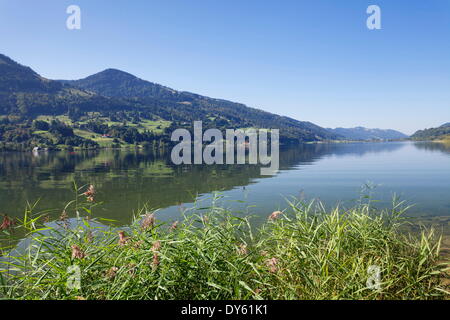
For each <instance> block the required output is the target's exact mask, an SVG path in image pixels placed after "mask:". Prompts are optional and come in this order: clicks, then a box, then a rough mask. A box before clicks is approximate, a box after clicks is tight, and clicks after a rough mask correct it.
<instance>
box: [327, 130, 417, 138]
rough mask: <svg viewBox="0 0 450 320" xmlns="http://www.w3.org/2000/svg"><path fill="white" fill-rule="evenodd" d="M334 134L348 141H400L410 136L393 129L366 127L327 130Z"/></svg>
mask: <svg viewBox="0 0 450 320" xmlns="http://www.w3.org/2000/svg"><path fill="white" fill-rule="evenodd" d="M327 130H328V131H330V132H333V133H334V134H337V135H340V136H343V137H344V138H345V139H346V140H364V141H368V140H398V139H406V138H408V136H407V135H406V134H404V133H402V132H400V131H396V130H392V129H368V128H364V127H355V128H335V129H331V128H328V129H327Z"/></svg>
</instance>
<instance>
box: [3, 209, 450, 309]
mask: <svg viewBox="0 0 450 320" xmlns="http://www.w3.org/2000/svg"><path fill="white" fill-rule="evenodd" d="M213 203H214V202H213ZM78 205H79V204H78V202H77V206H78ZM81 207H82V206H81ZM401 207H402V206H401V204H398V203H394V205H393V208H392V209H390V210H381V211H379V210H375V209H373V208H372V207H371V205H370V204H360V205H357V206H356V207H355V208H352V209H350V210H344V209H340V208H335V209H334V210H331V211H327V210H326V209H325V208H324V207H323V206H322V205H321V204H320V203H316V202H311V203H303V202H289V208H288V209H287V210H286V211H285V212H283V213H282V214H280V213H279V214H278V217H277V218H276V219H273V220H269V219H268V220H267V221H266V222H265V223H263V224H262V225H260V226H258V227H257V228H256V227H254V226H253V224H252V223H251V221H250V219H251V218H243V217H239V216H236V215H233V214H232V212H230V211H229V210H227V209H225V208H223V207H219V206H216V205H213V206H211V207H209V208H207V209H205V208H202V210H201V211H198V210H196V209H192V210H188V211H187V212H186V213H185V216H184V218H183V219H182V220H180V222H179V224H178V225H177V227H176V228H171V224H170V223H160V222H158V219H157V218H158V216H157V214H156V221H155V222H154V221H153V220H152V219H151V218H152V216H150V215H149V214H147V215H145V212H144V211H143V212H140V214H137V215H136V217H135V219H134V222H133V223H132V224H131V225H130V226H128V227H126V228H123V229H120V230H118V229H116V228H113V227H105V226H101V225H98V224H96V223H95V222H96V219H93V218H90V219H88V218H86V217H84V218H83V217H81V216H80V212H79V211H78V210H77V212H78V214H77V215H78V217H77V218H76V219H75V220H66V221H60V222H57V224H49V223H43V222H41V221H42V218H41V217H40V216H33V215H32V214H31V213H30V212H27V214H26V215H25V218H24V219H23V220H22V221H21V223H18V224H16V225H15V227H14V228H16V229H22V230H26V231H27V234H28V239H32V240H31V242H30V243H29V245H28V246H27V247H26V248H25V249H24V250H23V251H22V252H20V253H18V252H17V251H16V252H15V254H14V252H11V254H9V255H5V256H4V257H3V260H0V297H1V298H3V299H127V300H128V299H215V300H217V299H445V298H448V297H449V292H448V288H445V287H444V286H443V285H441V283H442V278H443V277H445V271H446V270H445V269H444V268H445V267H444V266H443V265H441V264H439V263H438V261H439V258H440V257H439V251H440V239H439V238H438V237H436V235H435V234H434V233H433V231H428V232H426V231H423V232H422V233H421V234H420V235H412V234H405V233H404V232H401V231H400V230H401V228H402V226H403V225H404V224H405V223H407V222H406V221H405V220H403V218H402V217H403V214H404V209H402V208H401ZM86 212H89V213H90V210H87V211H86ZM200 212H202V213H200ZM269 214H270V213H268V215H269ZM143 219H144V221H147V223H144V224H146V226H147V228H143V225H142V224H143V222H142V221H143ZM145 219H146V220H145ZM153 222H154V223H153ZM76 223H77V226H76V227H74V224H76ZM121 230H123V231H124V232H125V234H126V236H127V238H125V239H124V240H123V241H122V242H121V243H119V236H118V231H121ZM11 232H13V230H10V231H8V233H11ZM4 236H5V237H10V236H11V235H4ZM73 245H76V246H77V248H79V252H78V253H80V254H81V255H79V256H78V257H74V256H73V251H74V249H73V247H72V246H73ZM75 256H76V255H75ZM73 265H76V266H78V267H79V268H80V270H81V282H80V284H81V287H80V289H70V288H68V287H67V284H68V282H69V283H70V281H72V280H73V278H72V277H73V274H72V273H71V271H70V269H68V268H69V267H70V266H73ZM370 266H378V267H379V268H380V271H381V273H380V279H381V283H380V288H379V290H377V289H375V288H369V287H368V286H367V280H368V278H370V277H371V274H370V272H368V269H369V267H370Z"/></svg>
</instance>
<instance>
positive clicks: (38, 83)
mask: <svg viewBox="0 0 450 320" xmlns="http://www.w3.org/2000/svg"><path fill="white" fill-rule="evenodd" d="M127 107H128V108H130V105H129V104H127V103H124V102H122V101H118V100H114V99H111V98H107V97H103V96H100V95H97V94H94V93H92V92H88V91H85V90H80V89H76V88H72V87H69V86H66V85H64V84H63V83H61V82H58V81H54V80H49V79H46V78H44V77H41V76H40V75H39V74H37V73H36V72H35V71H33V70H32V69H31V68H29V67H25V66H22V65H20V64H18V63H17V62H15V61H13V60H12V59H10V58H8V57H6V56H4V55H2V54H0V115H11V114H13V115H19V116H27V117H36V116H39V115H43V114H47V115H57V114H64V113H67V112H69V110H71V109H72V110H74V109H77V110H79V111H81V112H83V111H92V110H93V109H96V108H97V109H100V108H102V109H104V110H123V109H124V108H127Z"/></svg>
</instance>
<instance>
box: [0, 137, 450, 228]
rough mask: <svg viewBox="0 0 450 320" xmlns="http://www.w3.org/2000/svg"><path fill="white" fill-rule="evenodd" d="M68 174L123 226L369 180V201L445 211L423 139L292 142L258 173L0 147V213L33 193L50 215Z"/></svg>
mask: <svg viewBox="0 0 450 320" xmlns="http://www.w3.org/2000/svg"><path fill="white" fill-rule="evenodd" d="M74 181H75V182H76V183H77V184H78V185H79V186H82V185H84V184H89V183H92V184H94V185H95V187H96V189H97V192H98V194H97V200H98V201H101V202H102V203H103V204H102V205H101V206H99V207H96V208H95V209H94V216H98V217H104V218H108V219H114V220H117V221H118V223H119V224H127V223H129V222H130V221H131V218H132V214H133V212H136V211H137V210H139V209H140V208H142V207H143V206H144V205H146V206H147V207H148V208H152V209H159V211H158V212H159V213H158V218H159V219H162V220H167V221H171V220H175V219H177V218H179V216H180V211H181V210H182V209H184V208H188V207H190V206H192V203H193V202H194V201H196V200H197V201H200V203H201V204H200V205H201V206H204V205H207V204H208V203H209V201H210V200H209V199H211V197H212V193H213V192H215V191H220V192H221V195H222V196H223V197H224V198H223V199H222V200H221V201H222V203H224V204H225V206H229V207H230V208H233V209H234V210H236V211H237V212H241V213H242V214H252V215H256V216H260V217H264V218H265V217H267V216H268V215H269V214H270V213H271V212H272V211H274V210H278V209H284V208H286V207H287V202H286V199H290V198H291V197H296V198H298V199H304V200H307V201H309V200H313V199H319V200H321V201H323V202H324V203H325V204H326V205H327V206H329V207H332V206H335V205H337V204H340V205H341V206H344V207H350V206H352V205H354V204H355V203H356V202H357V201H358V199H359V198H360V197H361V194H362V193H365V192H367V190H366V191H364V188H363V186H364V185H365V184H366V183H370V184H371V185H373V186H375V188H374V189H372V190H371V194H372V197H373V199H375V200H378V202H375V203H374V205H375V206H379V207H385V206H389V204H390V203H391V199H392V196H393V195H394V194H397V195H398V196H400V197H401V199H403V200H406V201H407V203H408V204H414V207H413V208H411V209H410V210H409V211H408V212H409V213H408V214H409V215H410V216H415V217H442V218H444V219H446V220H445V221H448V220H447V218H450V146H448V145H444V144H439V143H427V142H416V143H413V142H379V143H338V144H307V145H300V146H295V147H290V148H286V149H284V150H281V152H280V172H279V173H278V174H277V175H276V176H261V175H260V167H259V166H258V165H236V166H227V165H215V166H206V165H189V166H175V165H173V164H172V163H171V161H170V156H169V155H164V154H158V153H154V152H150V151H144V150H132V151H125V150H98V151H75V152H68V151H64V152H47V153H46V152H42V153H39V154H33V153H31V152H30V153H0V213H3V214H8V215H10V216H13V217H21V216H22V215H23V212H24V209H25V207H26V204H27V202H29V203H35V202H36V201H37V200H39V203H38V204H37V206H36V208H35V212H39V211H41V210H46V209H53V211H52V212H51V213H50V214H51V215H52V216H53V217H55V218H56V217H58V216H59V215H60V214H61V212H62V209H63V208H64V206H65V204H66V203H68V202H69V201H71V200H73V199H74V192H73V182H74ZM446 223H448V222H446Z"/></svg>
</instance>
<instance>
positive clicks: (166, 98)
mask: <svg viewBox="0 0 450 320" xmlns="http://www.w3.org/2000/svg"><path fill="white" fill-rule="evenodd" d="M44 115H49V116H53V117H61V116H68V117H69V118H70V119H71V120H72V125H73V124H74V123H75V124H76V125H78V126H79V125H80V123H81V125H82V123H86V122H90V121H91V122H92V121H94V120H95V121H96V122H103V123H102V126H103V129H102V130H103V131H106V129H105V128H104V125H105V124H106V125H107V126H108V125H109V126H111V125H114V126H119V125H121V124H125V126H128V127H130V125H129V124H126V123H130V122H132V123H133V124H134V126H135V127H138V128H139V127H143V126H142V125H141V123H142V122H143V121H147V124H148V123H150V122H152V121H154V122H155V121H159V122H162V123H164V124H165V125H166V127H167V126H169V125H170V126H171V127H173V128H175V127H186V128H189V127H192V123H193V121H195V120H202V121H203V124H204V127H205V128H212V127H214V128H219V129H224V128H274V129H277V128H278V129H280V138H281V140H282V142H286V143H290V142H302V141H321V140H333V139H338V138H339V137H338V136H337V135H335V134H333V133H330V132H329V131H327V130H326V129H324V128H322V127H320V126H317V125H315V124H313V123H311V122H306V121H298V120H295V119H292V118H288V117H283V116H279V115H276V114H272V113H269V112H265V111H262V110H259V109H255V108H250V107H247V106H246V105H244V104H241V103H236V102H231V101H227V100H223V99H214V98H209V97H206V96H201V95H198V94H195V93H190V92H183V91H177V90H173V89H171V88H168V87H165V86H162V85H159V84H156V83H153V82H149V81H145V80H142V79H139V78H137V77H135V76H133V75H131V74H129V73H126V72H123V71H120V70H116V69H107V70H105V71H102V72H100V73H97V74H94V75H92V76H89V77H87V78H85V79H80V80H50V79H46V78H44V77H42V76H40V75H39V74H37V73H36V72H35V71H33V70H32V69H31V68H29V67H26V66H23V65H20V64H19V63H17V62H15V61H13V60H12V59H10V58H8V57H6V56H4V55H1V54H0V119H1V118H2V116H3V117H5V116H15V117H19V118H21V119H28V120H33V119H36V118H38V117H40V116H41V117H42V116H44ZM66 122H67V121H66ZM66 124H67V123H66ZM97 124H98V123H97ZM97 127H98V126H97ZM150 127H151V126H150V125H148V126H147V127H145V128H147V129H148V128H150ZM158 127H160V126H158ZM139 130H141V129H139ZM143 130H144V129H142V130H141V131H143Z"/></svg>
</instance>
